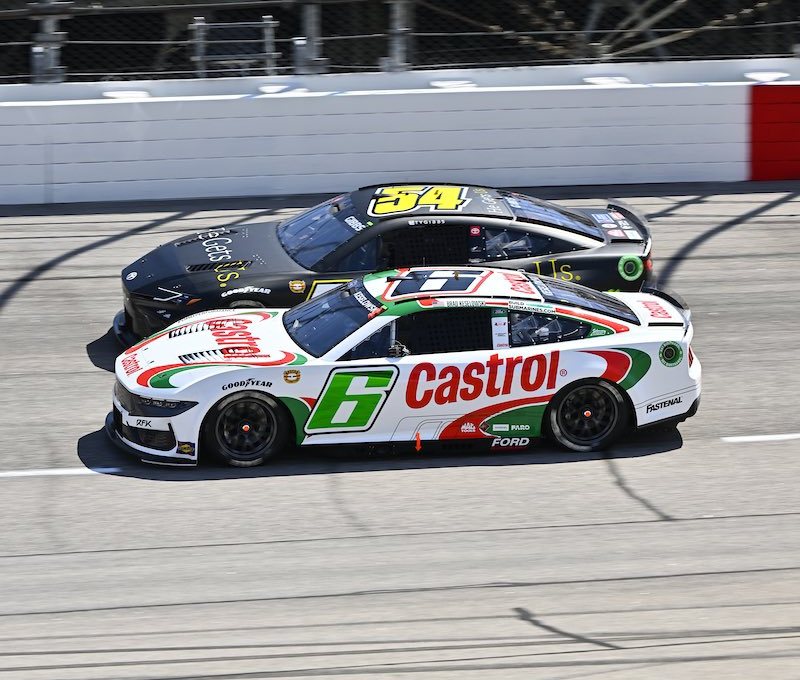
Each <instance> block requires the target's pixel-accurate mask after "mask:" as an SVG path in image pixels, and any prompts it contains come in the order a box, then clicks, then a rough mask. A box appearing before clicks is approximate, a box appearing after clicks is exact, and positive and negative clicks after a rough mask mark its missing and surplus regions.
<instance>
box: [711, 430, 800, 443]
mask: <svg viewBox="0 0 800 680" xmlns="http://www.w3.org/2000/svg"><path fill="white" fill-rule="evenodd" d="M721 439H722V441H724V442H728V443H729V444H746V443H747V442H785V441H787V440H788V439H800V432H794V433H793V434H756V435H750V436H747V437H721Z"/></svg>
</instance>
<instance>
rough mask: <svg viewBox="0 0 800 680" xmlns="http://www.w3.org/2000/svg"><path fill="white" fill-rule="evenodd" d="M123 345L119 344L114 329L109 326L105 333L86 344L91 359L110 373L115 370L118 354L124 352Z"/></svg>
mask: <svg viewBox="0 0 800 680" xmlns="http://www.w3.org/2000/svg"><path fill="white" fill-rule="evenodd" d="M122 350H123V348H122V345H120V344H119V341H118V340H117V336H116V335H114V329H113V328H109V329H108V330H107V331H106V334H105V335H101V336H100V337H99V338H97V340H92V341H91V342H90V343H89V344H88V345H86V354H87V356H88V357H89V361H91V362H92V364H94V365H95V366H97V368H102V369H103V370H104V371H108V372H109V373H113V372H114V362H115V361H116V359H117V356H118V355H119V354H121V353H122Z"/></svg>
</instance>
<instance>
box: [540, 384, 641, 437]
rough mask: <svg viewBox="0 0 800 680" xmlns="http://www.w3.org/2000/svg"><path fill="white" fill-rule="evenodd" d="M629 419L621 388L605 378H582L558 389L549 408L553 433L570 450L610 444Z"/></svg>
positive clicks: (549, 420) (550, 426) (551, 431)
mask: <svg viewBox="0 0 800 680" xmlns="http://www.w3.org/2000/svg"><path fill="white" fill-rule="evenodd" d="M629 419H630V413H629V410H628V405H627V402H626V401H625V398H624V397H623V395H622V392H621V391H620V388H619V387H617V386H616V385H613V384H611V383H609V382H606V381H604V380H602V381H582V382H579V383H575V384H573V385H568V386H567V387H566V388H564V389H563V390H562V391H561V392H559V393H558V394H557V395H556V397H555V399H553V401H552V402H551V404H550V408H549V409H548V420H547V424H548V425H549V428H550V433H551V435H552V437H553V438H554V439H555V440H556V441H557V442H558V443H559V444H561V445H562V446H564V447H565V448H568V449H572V450H573V451H599V450H602V449H605V448H607V447H608V446H610V445H611V444H612V443H613V442H614V441H615V440H616V439H617V438H618V437H619V435H620V434H622V432H623V430H624V429H625V428H626V426H627V424H628V422H629Z"/></svg>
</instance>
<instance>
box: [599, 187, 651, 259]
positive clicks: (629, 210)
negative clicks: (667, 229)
mask: <svg viewBox="0 0 800 680" xmlns="http://www.w3.org/2000/svg"><path fill="white" fill-rule="evenodd" d="M608 209H609V210H616V211H617V212H621V213H622V214H623V215H625V219H627V220H628V221H629V222H631V224H633V226H634V228H635V229H636V231H638V232H639V233H640V234H641V236H642V239H641V240H642V241H644V242H645V254H646V253H647V252H648V251H649V250H650V246H651V244H652V242H653V239H652V237H651V235H650V227H648V226H647V220H646V219H645V218H644V217H643V216H642V215H640V214H639V213H638V212H636V210H634V208H633V207H632V206H631V205H629V204H628V203H626V202H625V201H622V200H620V199H618V198H610V199H609V200H608ZM630 241H631V239H629V238H619V239H616V238H612V239H611V242H612V243H614V242H625V243H630Z"/></svg>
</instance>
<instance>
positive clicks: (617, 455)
mask: <svg viewBox="0 0 800 680" xmlns="http://www.w3.org/2000/svg"><path fill="white" fill-rule="evenodd" d="M682 445H683V438H682V437H681V435H680V432H679V431H678V430H677V429H670V430H665V431H660V430H659V431H647V430H645V431H641V432H635V433H632V434H630V435H629V436H628V437H627V438H626V439H625V441H623V442H621V443H618V444H617V445H616V446H614V447H613V448H612V449H611V450H609V451H604V452H598V453H575V452H569V451H564V450H561V449H558V448H555V447H553V446H552V445H551V444H549V443H547V442H544V441H542V442H540V443H536V444H534V445H533V446H531V448H530V449H529V450H527V451H523V452H519V451H516V452H498V453H490V452H488V451H487V450H485V449H483V450H480V449H478V450H474V451H464V450H463V448H461V450H459V449H457V448H454V449H448V450H443V449H442V448H440V447H437V446H435V445H430V446H423V449H422V451H420V452H419V453H417V452H411V451H410V452H396V453H380V454H378V453H373V452H371V451H370V449H369V447H366V446H360V447H353V448H348V449H347V451H346V452H344V453H343V452H342V449H343V447H341V446H336V447H334V446H331V447H321V446H320V447H312V448H307V449H299V450H294V451H292V452H287V453H285V454H283V455H280V456H278V457H276V458H274V459H273V460H271V461H270V462H269V463H267V464H266V465H261V466H257V467H252V468H235V467H229V466H225V465H222V464H218V463H216V462H201V464H200V465H198V466H197V467H192V468H188V467H187V468H181V467H174V468H173V467H165V466H159V465H149V464H147V463H142V462H140V461H138V460H136V459H135V458H132V457H131V456H129V455H128V454H126V453H124V452H123V451H120V450H119V449H118V448H117V447H116V446H114V444H113V443H112V442H111V441H109V439H108V437H107V436H106V434H105V431H104V430H103V429H100V430H98V431H96V432H92V433H90V434H87V435H84V436H83V437H81V438H80V439H79V440H78V457H79V458H80V460H81V462H82V463H83V464H84V465H85V466H86V467H87V468H90V469H92V470H95V471H96V472H99V473H101V474H107V475H113V476H118V477H132V478H135V479H148V480H153V481H161V482H182V481H183V482H185V481H199V480H215V479H242V478H244V479H248V478H254V477H289V476H295V475H317V474H331V473H339V472H374V471H387V470H422V469H431V468H451V467H497V466H506V465H552V464H561V463H579V462H585V461H597V460H607V459H622V458H639V457H643V456H651V455H654V454H658V453H667V452H669V451H674V450H677V449H680V448H681V446H682Z"/></svg>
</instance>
